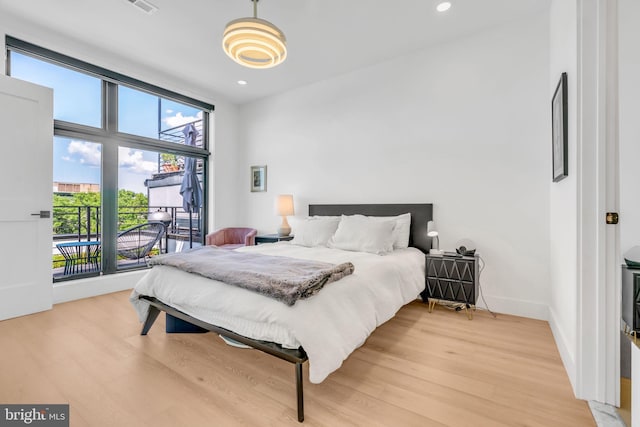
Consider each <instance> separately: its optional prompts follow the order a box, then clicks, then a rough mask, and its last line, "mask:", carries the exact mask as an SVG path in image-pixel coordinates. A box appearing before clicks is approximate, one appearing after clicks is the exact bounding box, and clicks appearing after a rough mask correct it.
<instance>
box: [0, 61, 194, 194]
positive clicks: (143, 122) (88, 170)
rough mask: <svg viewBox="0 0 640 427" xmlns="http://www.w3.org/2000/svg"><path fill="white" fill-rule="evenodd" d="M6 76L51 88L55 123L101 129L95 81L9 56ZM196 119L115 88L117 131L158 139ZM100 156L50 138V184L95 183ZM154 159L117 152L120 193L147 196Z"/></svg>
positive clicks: (94, 146) (87, 144) (178, 107)
mask: <svg viewBox="0 0 640 427" xmlns="http://www.w3.org/2000/svg"><path fill="white" fill-rule="evenodd" d="M11 75H12V76H13V77H16V78H20V79H23V80H27V81H30V82H32V83H36V84H40V85H42V86H47V87H50V88H53V90H54V102H53V103H54V106H53V110H54V112H53V115H54V119H56V120H64V121H68V122H73V123H79V124H82V125H86V126H92V127H98V128H99V127H100V126H101V105H102V102H101V93H102V89H101V81H100V79H99V78H96V77H93V76H90V75H86V74H82V73H80V72H77V71H74V70H70V69H67V68H64V67H61V66H58V65H54V64H50V63H47V62H44V61H40V60H38V59H34V58H32V57H30V56H26V55H22V54H20V53H17V52H11ZM201 118H202V112H201V111H200V110H198V109H197V108H194V107H190V106H187V105H184V104H180V103H178V102H175V101H171V100H167V99H163V98H158V97H157V96H154V95H150V94H148V93H145V92H141V91H139V90H135V89H131V88H128V87H126V86H119V91H118V123H119V124H118V126H119V131H120V132H125V133H130V134H133V135H140V136H146V137H150V138H155V139H157V138H158V133H159V130H162V131H164V130H167V129H171V128H173V127H176V126H181V125H184V124H185V123H189V122H192V121H194V120H199V119H201ZM179 133H180V134H181V132H179ZM179 142H180V143H182V141H179ZM101 153H102V144H100V143H96V142H93V141H85V140H78V139H72V138H66V137H59V136H56V137H54V141H53V181H54V182H65V183H91V184H100V172H101V159H102V154H101ZM158 157H159V154H158V153H157V152H153V151H143V150H138V149H131V148H128V147H120V148H119V150H118V186H119V188H121V189H123V188H124V189H127V190H132V191H135V192H139V193H144V194H146V193H147V189H146V187H145V186H144V181H145V179H147V178H151V175H152V174H153V173H157V172H158Z"/></svg>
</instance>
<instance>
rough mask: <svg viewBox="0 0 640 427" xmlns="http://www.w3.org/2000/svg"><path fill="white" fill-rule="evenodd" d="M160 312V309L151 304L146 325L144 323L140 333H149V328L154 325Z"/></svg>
mask: <svg viewBox="0 0 640 427" xmlns="http://www.w3.org/2000/svg"><path fill="white" fill-rule="evenodd" d="M158 314H160V310H159V309H158V308H156V307H154V306H152V305H150V306H149V313H148V314H147V318H146V319H145V321H144V325H142V331H141V332H140V335H147V332H149V329H151V327H152V326H153V322H155V321H156V319H157V318H158Z"/></svg>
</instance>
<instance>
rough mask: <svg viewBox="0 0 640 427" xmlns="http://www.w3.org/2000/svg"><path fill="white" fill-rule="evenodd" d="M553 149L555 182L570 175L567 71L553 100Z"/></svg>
mask: <svg viewBox="0 0 640 427" xmlns="http://www.w3.org/2000/svg"><path fill="white" fill-rule="evenodd" d="M551 125H552V126H551V127H552V135H551V144H552V145H551V151H552V155H553V182H558V181H560V180H562V179H564V178H566V177H567V176H568V175H569V171H568V169H569V140H568V129H567V127H568V126H567V73H562V76H560V81H559V82H558V86H557V87H556V91H555V93H554V94H553V99H552V100H551Z"/></svg>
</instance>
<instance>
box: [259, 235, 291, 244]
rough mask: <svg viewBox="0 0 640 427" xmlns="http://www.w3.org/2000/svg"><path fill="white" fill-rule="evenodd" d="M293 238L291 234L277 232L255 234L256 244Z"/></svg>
mask: <svg viewBox="0 0 640 427" xmlns="http://www.w3.org/2000/svg"><path fill="white" fill-rule="evenodd" d="M291 239H293V236H278V235H277V234H263V235H262V236H256V245H259V244H260V243H275V242H284V241H287V240H291Z"/></svg>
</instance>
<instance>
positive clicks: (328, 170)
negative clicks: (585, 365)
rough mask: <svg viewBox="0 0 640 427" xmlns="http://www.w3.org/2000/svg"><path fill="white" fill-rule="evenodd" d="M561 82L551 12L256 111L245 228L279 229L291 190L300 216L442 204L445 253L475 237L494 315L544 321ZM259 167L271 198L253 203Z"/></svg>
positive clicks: (262, 104)
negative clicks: (282, 198) (556, 88)
mask: <svg viewBox="0 0 640 427" xmlns="http://www.w3.org/2000/svg"><path fill="white" fill-rule="evenodd" d="M549 85H550V83H549V26H548V16H547V15H546V14H544V15H541V16H537V17H533V18H527V19H526V20H522V21H518V22H513V23H510V24H508V25H506V26H502V27H498V28H495V29H492V30H490V31H488V32H483V33H481V34H477V35H474V36H473V37H468V38H464V39H460V40H456V41H454V42H451V43H448V44H443V45H439V46H437V47H433V48H428V49H424V50H419V51H417V52H414V53H413V54H411V55H408V56H404V57H400V58H397V59H395V60H392V61H389V62H385V63H382V64H379V65H377V66H373V67H370V68H366V69H363V70H360V71H357V72H354V73H350V74H347V75H344V76H341V77H338V78H335V79H331V80H328V81H323V82H319V83H316V84H313V85H310V86H307V87H303V88H299V89H297V90H294V91H290V92H288V93H285V94H281V95H278V96H274V97H270V98H267V99H264V100H261V101H258V102H255V103H252V104H249V105H245V106H243V107H241V111H240V122H242V123H243V128H242V130H241V131H240V132H241V134H240V140H241V141H242V142H243V146H244V147H243V154H242V155H243V158H242V159H243V161H242V162H241V166H240V168H241V170H242V176H241V178H242V181H241V183H240V194H241V198H242V206H243V207H242V211H243V212H244V218H245V224H246V225H252V226H256V227H257V228H258V229H259V230H260V231H261V232H271V233H273V232H275V230H276V228H277V225H278V223H279V222H280V219H279V218H278V217H276V216H275V214H274V209H273V203H274V199H275V197H276V195H278V194H280V193H292V194H294V198H295V204H296V212H297V214H298V216H304V215H306V212H307V206H308V204H309V203H394V202H400V203H401V202H407V203H420V202H432V203H433V204H434V216H435V220H436V221H437V225H438V229H439V231H440V235H441V240H440V244H441V247H442V248H445V249H450V250H451V249H453V248H454V247H455V244H456V242H457V241H458V240H460V239H462V238H469V239H471V240H473V241H474V242H475V243H476V245H477V248H478V252H479V253H480V254H481V256H482V258H483V259H484V260H485V261H486V269H485V271H484V272H483V273H482V277H481V279H482V280H481V282H482V289H483V291H484V293H485V296H486V299H487V302H488V304H489V307H490V308H491V309H493V310H496V311H498V312H503V313H513V314H518V315H524V316H530V317H536V318H542V319H546V318H547V314H548V313H547V304H548V301H549V267H548V266H549V254H548V250H549V247H548V242H547V236H549V215H548V212H549V184H548V183H549V180H550V176H551V164H550V163H551V162H550V153H551V152H550V125H549V117H550V110H549V105H550V104H549V99H550V98H549V96H548V88H549ZM261 164H266V165H267V166H268V179H267V189H268V191H267V192H265V193H250V192H249V167H250V166H251V165H261ZM293 225H294V223H293V221H292V226H293ZM294 233H295V229H294ZM479 303H480V301H479Z"/></svg>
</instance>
